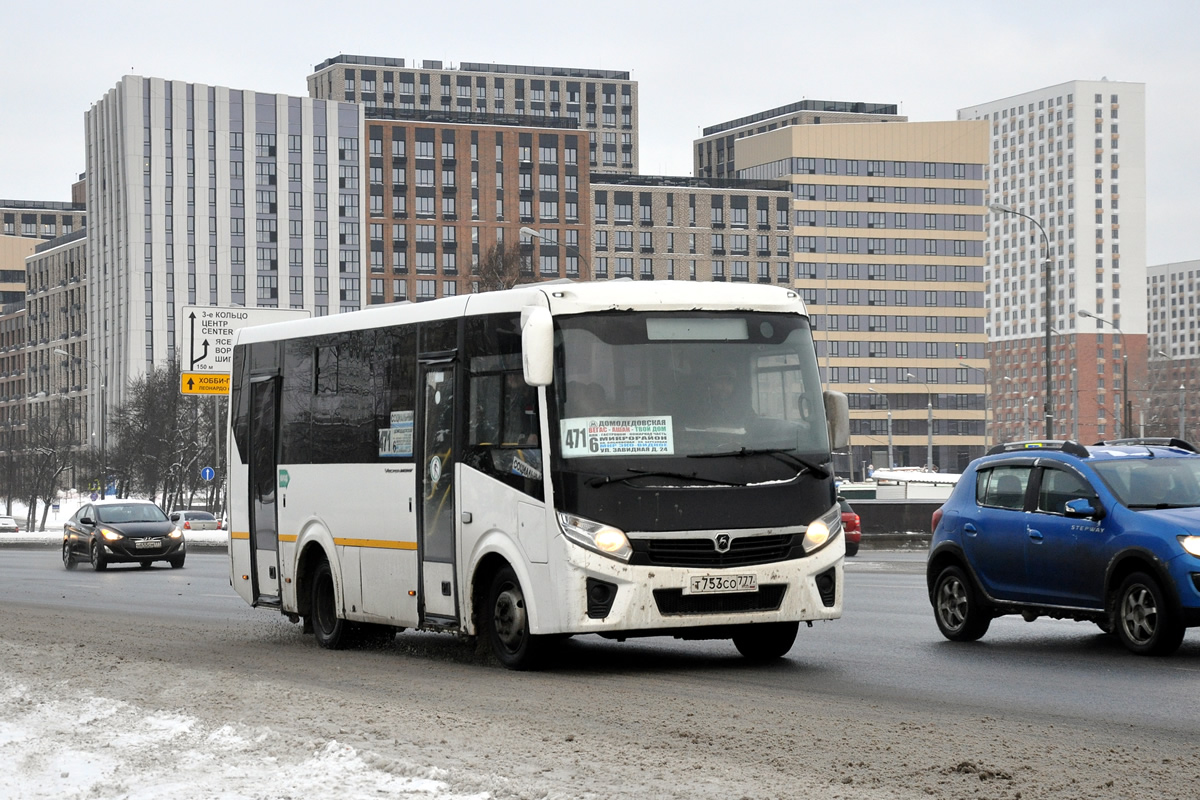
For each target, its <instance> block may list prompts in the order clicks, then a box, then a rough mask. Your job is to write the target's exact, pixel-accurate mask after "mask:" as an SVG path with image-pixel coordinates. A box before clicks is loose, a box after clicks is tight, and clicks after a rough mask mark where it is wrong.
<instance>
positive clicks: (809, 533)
mask: <svg viewBox="0 0 1200 800" xmlns="http://www.w3.org/2000/svg"><path fill="white" fill-rule="evenodd" d="M841 531H842V509H841V506H839V505H838V504H836V503H834V505H833V508H831V509H829V510H828V511H826V512H825V513H824V514H822V515H821V517H820V519H815V520H813V521H812V522H810V523H809V525H808V529H807V530H805V531H804V541H803V542H802V543H801V545H802V546H803V547H804V552H805V554H808V553H811V552H813V551H814V550H820V549H821V548H822V547H824V546H825V544H826V543H828V542H829V541H830V540H831V539H833V538H834V537H835V536H837V535H838V534H839V533H841Z"/></svg>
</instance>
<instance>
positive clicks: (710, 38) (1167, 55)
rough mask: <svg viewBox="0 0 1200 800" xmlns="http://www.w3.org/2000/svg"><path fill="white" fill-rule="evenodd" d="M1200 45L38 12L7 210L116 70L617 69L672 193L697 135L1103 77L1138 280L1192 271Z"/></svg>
mask: <svg viewBox="0 0 1200 800" xmlns="http://www.w3.org/2000/svg"><path fill="white" fill-rule="evenodd" d="M22 13H23V14H25V16H24V17H22V16H21V14H22ZM1198 28H1200V3H1197V2H1195V0H1174V1H1173V2H1145V3H1134V2H1129V1H1128V0H1122V1H1121V2H1108V1H1107V0H1100V1H1098V2H1074V1H1069V2H1065V1H1062V0H1051V1H1050V2H1046V1H1045V0H1041V2H1025V1H1024V0H1017V1H1016V2H1005V3H987V4H984V3H978V2H962V0H957V1H956V2H904V1H903V0H899V1H898V0H891V2H875V1H874V0H871V1H869V2H868V1H863V2H844V1H842V2H819V3H818V2H808V0H790V1H785V2H773V1H772V2H755V0H749V2H741V3H729V2H708V1H707V0H693V2H688V3H681V2H663V1H662V0H660V1H659V2H645V0H642V1H641V2H626V0H600V1H599V2H586V3H583V2H581V3H567V2H562V1H561V0H559V2H527V1H525V0H507V2H494V1H493V2H455V1H454V0H437V1H436V2H434V1H433V0H423V1H421V2H406V1H405V0H390V2H377V0H359V2H356V3H353V4H350V5H343V4H338V3H332V2H329V0H324V1H323V2H310V0H291V1H290V2H254V0H239V1H238V2H228V1H227V0H208V1H207V2H203V3H201V2H192V3H187V4H182V3H180V4H175V3H164V2H162V1H161V0H157V1H156V2H142V1H141V0H126V1H125V2H119V1H117V0H109V1H108V2H103V3H96V2H90V1H89V2H78V1H76V0H72V1H71V2H57V3H56V2H47V3H44V4H41V5H26V6H24V7H22V8H20V9H18V8H16V7H13V8H8V9H7V10H6V12H5V14H4V35H3V50H2V51H0V63H3V65H4V66H3V72H4V75H3V77H2V78H0V198H4V199H16V200H69V199H70V184H71V183H72V181H74V180H75V179H76V177H77V176H78V174H79V173H81V172H82V171H83V169H84V134H83V115H84V112H85V111H86V110H87V109H88V107H89V106H91V104H92V103H94V102H96V101H97V100H99V99H100V98H101V97H102V96H103V95H104V93H105V92H106V91H108V90H109V89H111V88H112V87H113V86H115V85H116V83H117V81H118V79H119V78H120V77H121V76H122V75H127V74H135V75H142V76H147V77H160V78H168V79H173V80H183V81H188V82H196V83H206V84H210V85H218V86H230V87H233V88H237V89H254V90H256V91H266V92H284V93H288V94H294V95H303V94H305V93H306V92H307V88H306V82H305V78H306V77H307V76H308V74H309V73H310V72H311V71H312V69H313V67H314V65H316V64H317V63H319V62H321V61H323V60H325V59H326V58H328V57H330V56H335V55H338V54H339V53H347V54H356V55H374V56H390V57H395V58H404V59H406V60H407V63H409V64H412V63H413V62H414V61H416V62H419V61H421V60H423V59H431V60H441V61H442V62H443V63H444V64H445V65H446V66H450V65H452V64H453V65H455V66H457V64H458V63H459V62H462V61H477V62H498V63H506V64H528V65H539V66H571V67H589V68H598V69H615V70H628V71H629V72H630V73H631V74H632V76H633V78H634V79H635V80H637V81H638V91H639V104H640V108H639V110H640V114H641V125H640V144H641V156H640V157H641V171H642V172H643V173H645V174H665V175H690V174H691V168H692V162H691V145H692V141H693V139H695V138H696V137H697V136H698V135H699V132H700V129H701V128H702V127H704V126H706V125H712V124H714V123H717V122H722V121H725V120H728V119H733V118H736V117H740V116H744V115H747V114H753V113H755V112H758V111H763V110H766V109H768V108H773V107H776V106H780V105H785V104H787V103H791V102H794V101H797V100H802V99H806V98H808V99H819V100H848V101H864V102H873V103H896V104H898V105H899V106H900V111H901V113H903V114H906V115H908V117H909V119H911V120H913V121H927V120H947V119H954V118H955V115H956V112H957V110H958V109H959V108H962V107H966V106H970V105H976V104H979V103H983V102H987V101H991V100H996V99H999V98H1002V97H1008V96H1010V95H1014V94H1019V93H1022V92H1026V91H1030V90H1033V89H1039V88H1042V87H1044V86H1051V85H1054V84H1058V83H1063V82H1066V81H1070V80H1097V79H1100V78H1102V77H1107V78H1108V79H1109V80H1114V81H1115V80H1121V81H1138V82H1143V83H1145V84H1146V98H1147V99H1146V105H1147V120H1146V128H1147V145H1146V150H1147V158H1146V160H1147V172H1148V175H1147V187H1146V189H1147V214H1148V227H1149V231H1148V245H1147V254H1146V255H1147V263H1149V264H1162V263H1167V262H1173V261H1185V260H1189V259H1195V258H1200V244H1197V243H1195V242H1193V241H1192V240H1191V234H1192V230H1193V229H1194V228H1195V227H1196V218H1197V211H1198V208H1197V197H1198V194H1197V192H1195V191H1194V189H1195V187H1197V186H1200V157H1198V156H1197V153H1196V147H1195V145H1194V144H1193V140H1194V139H1195V138H1196V132H1197V130H1198V129H1200V81H1198V80H1197V79H1198V77H1200V46H1198V45H1197V42H1196V35H1197V30H1198ZM1189 186H1190V187H1193V188H1192V189H1189V188H1188V187H1189Z"/></svg>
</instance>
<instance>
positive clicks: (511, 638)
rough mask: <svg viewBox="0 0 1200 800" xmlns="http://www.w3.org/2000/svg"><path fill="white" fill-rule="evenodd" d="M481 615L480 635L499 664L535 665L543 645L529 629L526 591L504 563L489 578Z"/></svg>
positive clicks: (520, 666)
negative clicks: (489, 646) (489, 582)
mask: <svg viewBox="0 0 1200 800" xmlns="http://www.w3.org/2000/svg"><path fill="white" fill-rule="evenodd" d="M480 616H481V617H482V619H481V620H480V624H481V627H482V628H483V634H484V636H485V638H486V639H487V641H488V643H489V644H490V645H491V647H492V652H493V653H495V654H496V658H497V659H498V660H499V661H500V663H501V664H502V665H504V666H505V667H507V668H508V669H515V670H528V669H535V668H537V666H538V665H539V663H540V661H541V657H542V654H543V651H544V649H545V645H544V642H543V641H542V637H540V636H533V635H532V634H530V632H529V609H528V607H527V604H526V602H525V592H524V591H523V590H522V589H521V582H520V581H519V580H518V579H517V573H515V572H514V571H513V569H512V567H509V566H505V567H504V568H502V569H501V570H500V571H499V572H497V573H496V574H495V576H494V577H493V578H492V582H491V585H490V586H489V588H488V593H487V600H486V603H485V605H484V607H483V609H482V612H481V614H480Z"/></svg>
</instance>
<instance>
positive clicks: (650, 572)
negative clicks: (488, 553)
mask: <svg viewBox="0 0 1200 800" xmlns="http://www.w3.org/2000/svg"><path fill="white" fill-rule="evenodd" d="M563 544H564V546H565V548H566V551H567V553H566V555H567V558H566V569H565V575H564V580H563V582H562V584H561V585H560V591H561V593H562V595H563V596H562V598H561V599H562V601H563V605H562V606H561V608H560V614H561V616H560V620H561V623H562V625H563V630H561V631H557V632H562V633H600V634H613V633H617V632H626V633H628V634H629V635H657V634H662V635H670V634H673V633H674V634H676V635H682V636H685V637H686V635H687V634H686V630H684V631H683V632H682V633H680V631H681V630H683V629H699V628H723V627H727V626H736V625H744V624H754V623H764V622H793V621H799V622H806V621H813V620H824V619H837V618H839V617H841V615H842V587H843V563H844V560H845V542H844V541H843V539H842V537H840V536H839V537H837V538H835V539H834V540H832V541H830V542H829V543H828V544H827V545H826V546H825V547H823V548H821V549H820V550H817V551H815V552H813V553H812V554H810V555H807V556H805V557H803V558H796V559H790V560H787V561H777V562H772V563H769V564H759V565H754V566H742V567H730V568H721V569H706V568H682V567H656V566H640V565H629V564H624V563H622V562H619V561H615V560H613V559H611V558H607V557H605V556H601V555H598V554H595V553H592V552H590V551H588V550H585V549H583V548H581V547H577V546H575V545H573V544H571V543H568V542H564V543H563ZM747 586H750V587H753V588H749V589H748V588H745V587H747ZM547 632H553V631H547Z"/></svg>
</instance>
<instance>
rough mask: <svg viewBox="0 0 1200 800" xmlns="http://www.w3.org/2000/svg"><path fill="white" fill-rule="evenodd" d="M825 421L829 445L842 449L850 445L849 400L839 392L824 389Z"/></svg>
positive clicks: (834, 448) (832, 448)
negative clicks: (827, 427) (827, 428)
mask: <svg viewBox="0 0 1200 800" xmlns="http://www.w3.org/2000/svg"><path fill="white" fill-rule="evenodd" d="M824 398H825V423H826V424H827V425H828V426H829V447H830V449H831V450H844V449H846V447H848V446H849V445H850V401H848V400H847V399H846V395H844V394H842V393H841V392H835V391H833V390H832V389H826V390H825V392H824Z"/></svg>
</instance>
